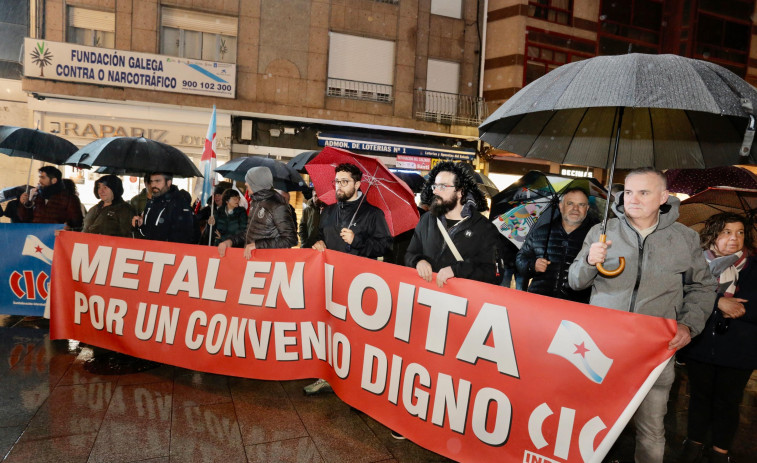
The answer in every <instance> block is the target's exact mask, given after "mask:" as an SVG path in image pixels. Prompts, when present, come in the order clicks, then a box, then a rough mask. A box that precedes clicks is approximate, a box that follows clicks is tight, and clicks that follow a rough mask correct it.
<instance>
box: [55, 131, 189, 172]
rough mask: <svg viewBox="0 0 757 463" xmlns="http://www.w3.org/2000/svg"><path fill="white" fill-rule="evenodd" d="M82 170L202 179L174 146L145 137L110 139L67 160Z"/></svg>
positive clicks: (102, 139)
mask: <svg viewBox="0 0 757 463" xmlns="http://www.w3.org/2000/svg"><path fill="white" fill-rule="evenodd" d="M65 164H67V165H71V166H76V167H80V168H89V167H92V166H103V167H110V168H113V169H116V171H119V170H120V169H122V170H123V172H127V173H135V174H136V173H144V174H148V173H152V172H160V173H166V174H172V175H175V176H177V177H202V173H201V172H200V170H199V169H198V168H197V166H196V165H195V164H194V162H192V160H191V159H190V158H189V156H187V155H186V154H184V153H183V152H181V151H180V150H178V149H176V148H174V147H173V146H171V145H167V144H165V143H161V142H159V141H155V140H150V139H148V138H144V137H109V138H101V139H99V140H95V141H93V142H92V143H90V144H88V145H86V146H84V147H83V148H82V149H80V150H79V151H77V152H76V153H74V154H73V155H71V157H69V158H68V159H66V162H65Z"/></svg>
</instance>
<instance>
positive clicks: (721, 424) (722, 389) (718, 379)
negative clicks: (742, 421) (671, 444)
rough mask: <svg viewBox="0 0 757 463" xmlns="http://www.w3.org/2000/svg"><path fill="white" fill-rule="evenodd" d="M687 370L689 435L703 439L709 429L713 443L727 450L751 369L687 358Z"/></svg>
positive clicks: (735, 426) (733, 433) (734, 433)
mask: <svg viewBox="0 0 757 463" xmlns="http://www.w3.org/2000/svg"><path fill="white" fill-rule="evenodd" d="M686 365H687V367H688V371H689V388H690V392H691V400H690V401H689V423H688V425H689V429H688V438H689V439H691V440H693V441H695V442H704V439H705V438H706V437H707V432H708V431H710V432H712V445H714V446H715V447H718V448H721V449H723V450H729V449H730V448H731V444H732V443H733V437H734V436H735V435H736V428H737V427H738V425H739V405H740V404H741V399H742V398H743V397H744V388H746V385H747V382H749V377H750V376H752V370H743V369H739V368H731V367H722V366H718V365H711V364H709V363H702V362H697V361H693V360H687V361H686Z"/></svg>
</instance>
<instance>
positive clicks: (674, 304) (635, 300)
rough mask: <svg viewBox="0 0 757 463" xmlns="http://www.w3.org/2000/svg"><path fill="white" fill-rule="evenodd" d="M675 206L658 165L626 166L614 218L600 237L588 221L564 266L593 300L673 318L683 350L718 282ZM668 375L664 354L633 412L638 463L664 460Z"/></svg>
mask: <svg viewBox="0 0 757 463" xmlns="http://www.w3.org/2000/svg"><path fill="white" fill-rule="evenodd" d="M680 204H681V202H680V200H679V199H678V198H676V197H673V196H670V195H669V194H668V189H667V180H666V178H665V175H664V174H663V173H661V172H660V171H658V170H656V169H654V168H652V167H645V168H639V169H634V170H632V171H630V172H629V173H628V174H627V175H626V178H625V185H624V189H623V192H622V193H618V194H617V196H616V201H615V203H614V204H613V209H614V211H615V214H616V218H613V219H609V220H608V221H607V229H606V232H607V233H606V236H607V242H601V241H600V235H601V233H602V227H601V225H595V226H594V227H592V229H591V230H589V233H588V234H587V235H586V239H585V240H584V244H583V247H582V248H581V252H579V253H578V255H577V256H576V258H575V260H574V261H573V264H571V266H570V270H569V272H568V283H569V284H570V287H571V288H573V289H574V290H582V289H584V288H588V287H591V299H590V303H591V304H592V305H596V306H599V307H606V308H608V309H615V310H622V311H626V312H635V313H640V314H644V315H650V316H653V317H660V318H666V319H670V320H675V321H676V333H675V335H673V337H672V338H671V340H670V342H669V343H668V349H669V350H678V349H681V348H683V347H684V346H686V345H687V344H688V343H689V342H691V338H692V337H693V336H696V335H697V334H699V333H700V332H701V331H702V328H704V324H705V321H706V320H707V317H709V315H710V313H711V312H712V307H713V305H714V303H715V289H716V287H717V281H716V280H715V278H714V277H713V276H712V273H710V270H709V268H708V266H707V262H706V261H705V259H704V256H703V255H702V251H701V249H700V248H699V236H698V235H697V233H696V232H695V231H694V230H692V229H691V228H689V227H687V226H685V225H683V224H681V223H678V222H676V219H677V218H678V206H679V205H680ZM620 257H624V258H625V262H626V267H625V270H624V271H623V272H622V273H620V274H619V275H616V276H605V275H603V274H602V273H600V272H599V269H598V268H597V264H600V263H604V265H606V269H607V270H612V269H615V268H616V267H617V266H618V265H619V258H620ZM674 379H675V369H674V362H673V361H672V359H671V361H669V362H667V364H666V365H665V367H664V369H663V370H662V372H661V373H660V376H659V377H658V378H657V381H656V382H655V383H654V384H653V385H652V388H651V389H650V390H649V392H648V393H647V395H646V397H645V398H644V400H642V402H641V405H640V406H639V408H638V409H637V410H636V413H635V414H634V417H633V420H634V424H635V426H636V448H635V460H636V462H637V463H661V462H662V461H663V455H664V452H665V423H664V418H665V414H666V413H667V405H668V395H669V393H670V388H671V386H672V385H673V380H674Z"/></svg>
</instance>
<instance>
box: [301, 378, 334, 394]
mask: <svg viewBox="0 0 757 463" xmlns="http://www.w3.org/2000/svg"><path fill="white" fill-rule="evenodd" d="M321 392H334V390H333V389H331V385H330V384H329V382H328V381H326V380H325V379H319V380H318V381H316V382H314V383H312V384H308V385H307V386H305V387H303V388H302V393H303V394H305V395H316V394H320V393H321Z"/></svg>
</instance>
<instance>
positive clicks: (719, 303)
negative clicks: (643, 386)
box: [679, 213, 757, 463]
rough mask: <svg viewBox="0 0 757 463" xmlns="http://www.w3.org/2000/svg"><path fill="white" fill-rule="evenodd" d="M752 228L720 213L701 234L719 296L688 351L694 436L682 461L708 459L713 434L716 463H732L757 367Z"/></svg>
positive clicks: (756, 260)
mask: <svg viewBox="0 0 757 463" xmlns="http://www.w3.org/2000/svg"><path fill="white" fill-rule="evenodd" d="M751 228H752V226H751V224H750V223H749V222H748V221H747V220H746V219H745V218H744V217H742V216H740V215H736V214H729V213H723V214H717V215H714V216H712V217H710V218H709V219H707V222H705V226H704V229H703V230H702V232H701V233H700V237H701V243H702V248H703V249H704V256H705V258H706V259H707V262H708V263H709V265H710V270H711V271H712V273H713V275H715V277H717V278H718V298H717V300H716V302H715V307H714V308H713V311H712V314H711V315H710V318H709V319H708V320H707V324H706V325H705V328H704V330H703V331H702V333H701V334H700V335H699V336H697V337H695V338H694V339H693V340H692V341H691V344H690V345H689V346H687V347H686V348H685V349H684V350H683V351H682V352H681V354H680V355H681V356H682V357H683V358H685V360H686V365H687V367H688V372H689V387H690V392H691V399H690V402H689V418H688V437H687V439H686V441H685V442H684V448H683V452H682V454H681V457H680V459H679V461H680V462H685V463H689V462H691V463H693V462H698V461H701V460H702V453H703V449H704V442H705V440H706V439H707V435H708V433H709V434H710V435H711V441H712V449H711V451H710V455H709V460H708V461H710V462H711V463H720V462H728V461H730V459H729V457H728V451H729V450H730V448H731V444H732V442H733V439H734V436H735V434H736V429H737V427H738V424H739V405H740V404H741V399H742V397H743V395H744V388H745V387H746V385H747V382H748V381H749V378H750V376H751V375H752V371H753V370H754V369H755V367H757V305H756V304H757V256H755V255H754V253H753V249H752V237H751V233H750V231H751Z"/></svg>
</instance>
